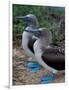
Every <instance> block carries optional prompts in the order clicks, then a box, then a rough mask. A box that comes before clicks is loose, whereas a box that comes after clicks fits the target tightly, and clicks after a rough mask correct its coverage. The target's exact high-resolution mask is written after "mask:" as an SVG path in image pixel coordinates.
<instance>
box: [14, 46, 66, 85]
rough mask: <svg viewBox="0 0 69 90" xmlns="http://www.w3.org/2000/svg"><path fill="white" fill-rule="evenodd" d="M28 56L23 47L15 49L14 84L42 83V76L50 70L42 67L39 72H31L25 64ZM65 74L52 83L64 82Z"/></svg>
mask: <svg viewBox="0 0 69 90" xmlns="http://www.w3.org/2000/svg"><path fill="white" fill-rule="evenodd" d="M27 59H28V56H26V55H25V53H24V51H23V49H22V48H20V47H18V48H14V49H13V85H30V84H40V83H39V82H40V77H41V76H43V75H46V74H48V73H49V71H48V70H46V69H44V68H41V70H39V72H37V73H31V72H30V71H28V70H27V68H26V66H25V64H26V62H27ZM64 81H65V75H64V74H63V75H61V76H60V77H58V78H57V79H56V80H55V81H53V82H52V83H63V82H64Z"/></svg>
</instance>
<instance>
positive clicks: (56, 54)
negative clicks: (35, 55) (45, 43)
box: [42, 48, 65, 70]
mask: <svg viewBox="0 0 69 90" xmlns="http://www.w3.org/2000/svg"><path fill="white" fill-rule="evenodd" d="M42 59H43V61H44V62H45V63H46V64H47V65H48V66H50V67H52V68H54V69H56V70H64V69H65V54H64V52H63V50H59V48H47V49H45V51H44V52H43V54H42Z"/></svg>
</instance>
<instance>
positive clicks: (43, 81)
mask: <svg viewBox="0 0 69 90" xmlns="http://www.w3.org/2000/svg"><path fill="white" fill-rule="evenodd" d="M55 79H56V75H55V74H53V73H52V74H49V75H45V76H42V77H41V78H40V83H41V84H48V83H51V82H53V81H54V80H55Z"/></svg>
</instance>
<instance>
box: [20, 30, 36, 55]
mask: <svg viewBox="0 0 69 90" xmlns="http://www.w3.org/2000/svg"><path fill="white" fill-rule="evenodd" d="M30 37H32V35H31V34H30V33H29V32H26V31H24V32H23V35H22V47H23V49H24V51H25V53H26V54H27V55H28V56H34V54H33V53H32V52H31V51H30V50H29V48H28V41H29V38H30Z"/></svg>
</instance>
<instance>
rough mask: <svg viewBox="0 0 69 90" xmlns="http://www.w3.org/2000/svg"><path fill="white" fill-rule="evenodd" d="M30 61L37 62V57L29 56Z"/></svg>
mask: <svg viewBox="0 0 69 90" xmlns="http://www.w3.org/2000/svg"><path fill="white" fill-rule="evenodd" d="M28 61H32V62H33V61H34V62H36V59H35V58H32V57H29V58H28Z"/></svg>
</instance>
